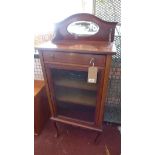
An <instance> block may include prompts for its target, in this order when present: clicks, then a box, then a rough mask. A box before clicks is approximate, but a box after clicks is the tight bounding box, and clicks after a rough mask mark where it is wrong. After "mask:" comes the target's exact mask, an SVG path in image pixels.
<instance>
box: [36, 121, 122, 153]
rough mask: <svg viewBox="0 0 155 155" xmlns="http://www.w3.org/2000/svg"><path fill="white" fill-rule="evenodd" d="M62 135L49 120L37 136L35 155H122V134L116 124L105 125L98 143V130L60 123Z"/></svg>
mask: <svg viewBox="0 0 155 155" xmlns="http://www.w3.org/2000/svg"><path fill="white" fill-rule="evenodd" d="M58 127H59V130H60V137H58V138H55V134H56V132H55V129H54V127H53V124H52V122H51V120H49V121H48V122H47V124H46V126H45V128H44V130H43V131H42V133H41V134H40V136H35V140H34V155H120V150H121V135H120V132H119V130H118V129H117V126H116V125H107V124H105V125H104V131H103V134H102V135H101V136H100V137H99V139H98V141H97V144H94V142H93V140H94V138H95V136H96V132H94V131H90V130H87V129H81V128H76V127H72V126H68V125H63V124H58Z"/></svg>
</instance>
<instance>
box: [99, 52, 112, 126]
mask: <svg viewBox="0 0 155 155" xmlns="http://www.w3.org/2000/svg"><path fill="white" fill-rule="evenodd" d="M111 61H112V56H111V55H108V56H107V57H106V63H105V70H104V73H102V74H103V75H101V76H102V77H101V88H100V103H101V104H100V107H99V112H98V119H97V121H96V125H97V126H101V125H102V121H103V120H104V117H103V114H104V107H105V100H106V95H107V89H108V79H109V73H110V67H111Z"/></svg>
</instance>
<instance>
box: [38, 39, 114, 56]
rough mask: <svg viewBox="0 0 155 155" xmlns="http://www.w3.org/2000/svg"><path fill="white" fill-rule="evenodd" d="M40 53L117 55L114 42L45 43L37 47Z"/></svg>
mask: <svg viewBox="0 0 155 155" xmlns="http://www.w3.org/2000/svg"><path fill="white" fill-rule="evenodd" d="M35 49H36V50H39V51H62V52H74V53H90V54H115V52H116V47H115V45H114V43H113V42H104V41H66V40H65V41H63V42H62V41H59V42H57V43H53V42H51V41H48V42H45V43H43V44H40V45H36V46H35Z"/></svg>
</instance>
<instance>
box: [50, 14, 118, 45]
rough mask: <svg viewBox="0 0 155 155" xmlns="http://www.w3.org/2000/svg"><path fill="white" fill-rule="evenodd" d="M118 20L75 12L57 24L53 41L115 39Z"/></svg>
mask: <svg viewBox="0 0 155 155" xmlns="http://www.w3.org/2000/svg"><path fill="white" fill-rule="evenodd" d="M116 24H117V23H116V22H106V21H103V20H101V19H100V18H98V17H96V16H94V15H92V14H88V13H79V14H74V15H72V16H70V17H68V18H66V19H64V20H63V21H61V22H59V23H57V24H56V25H55V31H54V35H53V36H54V37H53V39H52V42H59V41H63V40H71V41H73V40H76V41H80V40H87V41H108V42H109V37H110V42H112V41H113V40H114V32H115V27H116Z"/></svg>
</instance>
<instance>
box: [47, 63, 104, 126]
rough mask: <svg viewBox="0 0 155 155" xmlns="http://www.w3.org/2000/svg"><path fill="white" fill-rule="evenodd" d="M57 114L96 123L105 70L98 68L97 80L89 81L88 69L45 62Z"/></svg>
mask: <svg viewBox="0 0 155 155" xmlns="http://www.w3.org/2000/svg"><path fill="white" fill-rule="evenodd" d="M45 69H46V73H47V80H48V85H49V89H50V96H51V98H52V99H51V100H52V101H53V102H52V107H53V108H54V109H55V114H54V115H55V116H56V117H57V116H62V117H64V118H65V117H67V118H72V119H75V120H80V121H85V122H90V123H92V124H95V123H96V122H97V120H98V116H99V111H100V110H99V109H100V108H99V107H100V89H101V88H100V87H101V84H100V82H101V79H102V78H101V75H102V76H103V74H102V73H103V70H98V73H97V82H96V83H88V82H87V81H88V80H87V79H88V70H86V69H83V70H81V69H77V68H76V69H75V68H70V67H69V68H67V67H66V68H64V67H63V69H61V68H60V67H56V66H55V65H54V66H53V65H52V64H45Z"/></svg>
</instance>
